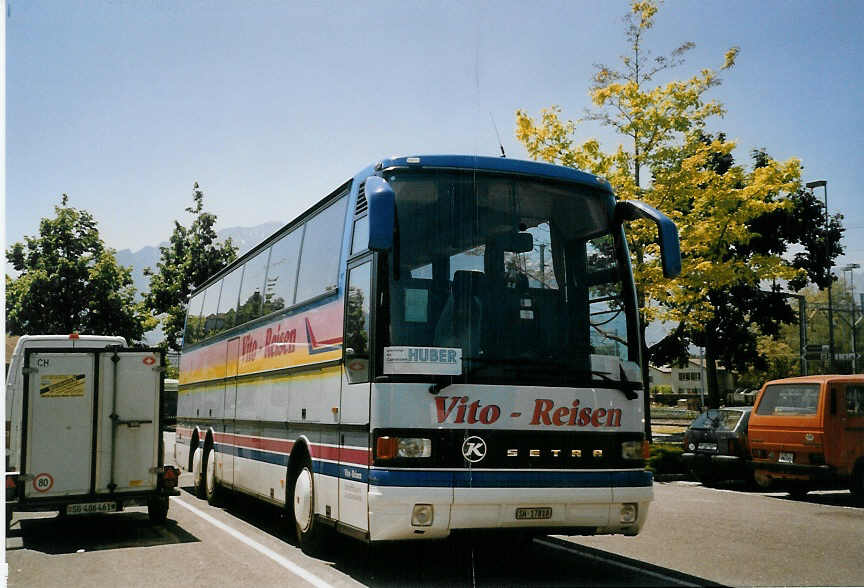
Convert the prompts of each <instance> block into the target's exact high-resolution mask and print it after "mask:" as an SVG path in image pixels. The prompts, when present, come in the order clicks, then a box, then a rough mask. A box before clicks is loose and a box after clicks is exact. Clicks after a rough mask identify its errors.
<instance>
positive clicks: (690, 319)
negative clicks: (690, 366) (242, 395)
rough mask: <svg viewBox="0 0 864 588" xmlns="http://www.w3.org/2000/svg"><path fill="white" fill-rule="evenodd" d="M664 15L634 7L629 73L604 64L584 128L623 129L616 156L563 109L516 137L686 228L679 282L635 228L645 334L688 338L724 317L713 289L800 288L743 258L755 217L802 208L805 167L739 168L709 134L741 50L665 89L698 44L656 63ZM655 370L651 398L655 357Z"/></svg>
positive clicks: (777, 268)
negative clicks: (656, 328)
mask: <svg viewBox="0 0 864 588" xmlns="http://www.w3.org/2000/svg"><path fill="white" fill-rule="evenodd" d="M656 13H657V3H656V2H654V1H634V2H631V5H630V12H629V13H628V15H627V16H626V17H625V25H626V38H627V43H628V45H629V55H626V56H623V57H622V58H621V68H620V69H615V68H612V67H608V66H603V65H601V66H597V71H596V73H595V75H594V79H593V84H592V86H591V88H590V91H589V95H590V98H591V101H592V103H593V109H590V110H588V111H587V113H586V116H585V117H584V119H583V120H594V121H599V122H600V123H602V124H603V125H606V126H609V127H611V128H612V129H614V131H615V132H616V133H617V134H618V135H620V136H621V137H622V143H621V144H619V145H618V146H617V148H615V150H614V151H604V150H603V149H602V147H601V145H600V143H599V141H597V140H596V139H589V140H585V141H581V142H580V141H578V140H577V139H576V131H577V122H576V121H573V120H565V119H563V118H562V116H561V109H560V108H559V107H557V106H553V107H551V108H548V109H545V110H543V111H542V112H541V113H540V114H539V116H537V117H532V116H531V115H529V114H528V113H526V112H524V111H521V110H519V111H517V113H516V136H517V138H518V139H519V140H520V141H521V142H522V144H523V145H524V146H525V148H526V149H527V151H528V153H529V155H530V156H531V157H532V158H534V159H538V160H542V161H546V162H550V163H557V164H560V165H566V166H571V167H575V168H579V169H582V170H584V171H588V172H591V173H594V174H597V175H600V176H603V177H604V178H606V179H607V180H608V181H609V182H610V184H611V185H612V187H613V189H614V190H615V192H616V195H617V197H618V198H619V199H624V200H626V199H639V200H642V201H643V202H646V203H648V204H650V205H651V206H654V207H655V208H657V209H659V210H660V211H662V212H663V213H665V214H667V215H668V216H669V217H670V218H672V220H674V221H675V223H676V224H677V225H678V230H679V234H680V240H681V252H682V271H681V275H680V276H679V277H678V278H676V279H675V280H673V281H669V280H665V279H664V278H663V275H662V270H661V267H660V260H659V255H658V253H659V248H658V246H657V245H656V244H655V240H656V230H655V228H654V227H653V226H651V225H649V224H648V223H647V222H637V223H633V224H632V225H631V226H630V229H629V232H628V242H629V246H630V250H631V253H632V255H633V269H634V275H635V279H636V286H637V295H638V302H639V305H640V307H641V311H642V315H643V321H642V324H643V327H642V328H643V335H644V329H645V325H647V323H648V322H649V321H652V320H664V321H670V322H671V323H673V324H675V325H677V329H678V330H679V331H680V332H684V331H698V330H700V329H701V328H702V327H703V326H704V325H706V324H709V323H710V322H711V319H713V318H714V317H715V314H716V311H717V309H716V307H715V303H714V302H713V301H712V296H711V293H712V292H718V291H725V290H728V289H731V288H734V287H737V286H739V285H742V284H746V285H749V286H750V287H757V288H758V285H759V284H760V283H762V282H765V281H766V280H767V281H774V280H790V279H793V278H797V279H798V280H800V279H801V277H802V272H803V270H802V269H800V268H796V267H795V266H794V265H793V264H791V263H790V262H788V261H787V260H785V259H784V258H783V257H781V256H780V255H778V254H776V253H774V252H768V251H759V250H758V248H757V250H748V254H747V255H741V254H740V251H741V250H742V249H747V248H748V243H749V242H750V241H751V240H752V239H754V238H756V237H758V236H759V235H758V234H756V233H755V232H754V230H753V221H754V220H755V219H758V218H760V217H765V216H766V215H771V214H773V213H777V212H779V211H782V210H788V209H789V208H790V207H791V206H792V204H791V202H790V200H789V199H788V198H784V197H783V195H784V194H789V193H792V192H796V191H797V190H798V188H799V183H800V173H801V166H800V162H799V161H798V160H797V159H790V160H789V161H786V162H778V161H775V160H773V159H771V158H770V157H763V158H762V160H761V161H760V164H759V166H758V167H756V168H754V169H752V170H748V169H745V168H743V167H741V166H739V165H734V160H733V159H732V155H731V153H732V151H733V149H734V148H735V143H734V142H732V141H727V140H726V139H725V135H723V134H718V135H714V136H712V135H710V134H709V133H708V131H707V127H706V124H707V122H708V121H709V120H711V119H714V118H717V117H720V116H722V115H723V114H724V112H725V109H724V107H723V105H721V104H719V103H718V102H716V101H715V100H709V99H708V97H707V93H708V91H709V90H710V89H711V88H713V87H714V86H717V85H718V84H719V83H720V79H719V77H718V72H719V71H723V70H728V69H730V68H731V67H732V66H733V65H734V64H735V59H736V57H737V55H738V49H737V48H732V49H730V50H729V51H728V52H727V53H726V54H725V56H724V59H723V63H722V64H721V66H720V67H719V68H718V69H717V70H713V69H707V68H706V69H702V70H701V71H699V72H698V73H697V74H695V75H693V76H692V77H690V78H688V79H683V80H672V81H668V82H666V83H659V82H657V81H656V80H657V78H659V77H660V74H661V72H665V71H667V70H670V69H672V68H675V67H677V66H679V65H681V64H682V63H683V56H684V54H685V53H686V52H687V51H688V50H689V49H691V48H692V47H693V44H692V43H685V44H684V45H681V46H680V47H678V48H677V49H675V50H674V51H673V52H672V53H671V54H670V55H669V56H668V57H656V58H652V57H651V56H650V52H648V51H647V50H646V49H645V48H644V47H643V37H644V35H645V34H646V33H647V32H648V31H650V29H651V28H652V26H653V24H654V17H655V15H656ZM643 338H644V337H643ZM711 341H712V338H711V335H710V333H706V334H705V337H704V338H703V341H702V342H704V344H705V354H706V359H707V362H708V376H709V381H708V384H709V393H710V397H711V399H712V404H714V405H717V404H718V403H719V394H718V389H717V375H716V363H715V361H714V358H715V357H717V355H716V353H717V350H716V349H712V347H713V345H712V342H711ZM643 363H644V365H643V381H644V383H645V387H646V390H647V388H648V386H647V382H648V376H647V374H648V367H647V361H645V362H643ZM646 396H647V394H646Z"/></svg>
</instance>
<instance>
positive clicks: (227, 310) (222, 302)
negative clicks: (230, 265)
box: [216, 266, 243, 332]
mask: <svg viewBox="0 0 864 588" xmlns="http://www.w3.org/2000/svg"><path fill="white" fill-rule="evenodd" d="M242 277H243V267H242V266H241V267H238V268H237V269H235V270H233V271H232V272H231V273H230V274H228V275H227V276H226V277H225V279H224V280H223V281H222V295H221V296H220V297H219V312H218V313H217V315H216V320H217V322H218V324H219V331H220V332H221V331H226V330H228V329H230V328H231V327H233V326H234V325H235V324H236V319H237V298H238V297H239V296H240V281H241V278H242Z"/></svg>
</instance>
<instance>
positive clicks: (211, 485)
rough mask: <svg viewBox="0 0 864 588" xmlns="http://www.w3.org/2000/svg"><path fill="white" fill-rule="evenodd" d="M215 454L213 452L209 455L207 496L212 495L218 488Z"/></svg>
mask: <svg viewBox="0 0 864 588" xmlns="http://www.w3.org/2000/svg"><path fill="white" fill-rule="evenodd" d="M215 457H216V456H215V454H214V452H213V451H210V452H209V453H208V454H207V482H206V483H207V486H206V488H205V489H206V491H207V495H208V496H209V495H211V494H212V493H213V490H214V489H215V488H216V463H215V461H216V460H215Z"/></svg>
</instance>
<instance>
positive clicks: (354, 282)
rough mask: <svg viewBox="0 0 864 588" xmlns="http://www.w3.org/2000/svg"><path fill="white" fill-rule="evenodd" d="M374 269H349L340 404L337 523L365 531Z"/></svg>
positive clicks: (362, 264) (364, 264)
mask: <svg viewBox="0 0 864 588" xmlns="http://www.w3.org/2000/svg"><path fill="white" fill-rule="evenodd" d="M371 267H372V263H371V261H370V259H369V258H366V259H364V260H361V261H359V262H357V263H354V264H352V265H351V266H349V268H348V280H347V287H346V295H345V330H344V333H345V336H344V338H343V357H344V362H343V366H342V393H341V396H340V401H339V414H340V435H339V520H340V521H341V522H343V523H345V524H348V525H351V526H352V527H355V528H357V529H361V530H364V531H365V530H367V529H368V526H369V519H368V515H367V508H368V501H367V494H368V492H367V491H368V472H369V459H370V453H369V394H370V391H371V388H370V382H369V379H370V378H369V362H370V358H371V351H370V350H371V349H372V345H371V329H370V325H371V293H372V270H371Z"/></svg>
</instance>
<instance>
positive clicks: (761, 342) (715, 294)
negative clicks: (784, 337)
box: [650, 135, 843, 406]
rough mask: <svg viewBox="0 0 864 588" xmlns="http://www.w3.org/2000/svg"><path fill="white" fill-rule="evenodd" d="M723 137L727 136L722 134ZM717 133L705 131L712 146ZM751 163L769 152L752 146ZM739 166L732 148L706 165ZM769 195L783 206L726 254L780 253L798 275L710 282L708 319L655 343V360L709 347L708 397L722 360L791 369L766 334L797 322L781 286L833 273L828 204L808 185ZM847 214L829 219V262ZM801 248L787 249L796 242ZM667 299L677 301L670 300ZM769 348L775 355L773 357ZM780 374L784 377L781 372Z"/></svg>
mask: <svg viewBox="0 0 864 588" xmlns="http://www.w3.org/2000/svg"><path fill="white" fill-rule="evenodd" d="M721 138H722V135H721ZM712 141H713V138H712V137H704V138H703V142H704V143H706V144H710V143H711V142H712ZM753 160H754V169H755V170H758V169H760V168H761V167H763V166H765V165H770V161H771V158H770V157H769V156H768V155H767V154H766V153H765V151H764V150H756V151H754V152H753ZM733 166H734V159H733V158H732V157H731V155H728V154H723V155H720V154H717V157H715V158H713V159H711V160H709V162H708V167H709V168H711V169H712V171H713V172H714V173H716V174H725V173H727V172H728V171H729V170H730V169H732V168H733ZM770 200H773V201H775V202H780V203H782V204H783V206H782V207H779V208H774V209H773V210H770V211H769V212H766V213H764V214H762V215H759V216H756V217H755V218H753V219H751V220H750V221H749V222H748V223H747V227H748V230H747V232H746V233H745V235H746V239H745V240H744V241H741V242H737V243H736V242H732V241H730V242H729V247H728V248H727V249H726V250H725V251H724V256H725V257H726V258H734V259H736V260H737V261H738V262H739V263H740V264H745V265H746V264H752V263H756V262H757V261H756V260H758V259H759V258H767V257H770V256H783V257H785V258H787V259H791V262H790V263H791V266H792V267H793V268H794V269H796V270H797V274H796V275H795V276H794V277H793V278H792V279H791V280H789V281H788V282H780V283H775V284H773V285H766V284H764V283H762V282H760V281H758V280H740V281H738V282H737V283H734V284H731V285H728V286H727V287H725V288H710V289H709V290H708V292H707V298H708V301H709V303H710V304H711V306H712V307H713V313H712V316H711V317H710V318H708V319H707V320H706V321H705V322H702V323H692V322H689V323H688V322H683V321H682V322H680V323H679V324H678V327H677V328H676V329H674V330H673V331H672V332H671V333H670V334H669V335H667V337H666V338H665V339H664V340H663V341H661V342H660V343H659V344H657V345H656V346H654V347H653V348H652V349H651V354H650V356H651V359H652V361H654V362H655V363H661V364H663V363H677V362H683V361H684V360H685V359H686V358H687V355H688V348H689V345H690V344H691V343H692V344H695V345H698V346H700V347H703V348H704V349H705V356H706V360H707V362H706V367H707V376H708V384H709V391H714V393H712V394H711V395H710V398H709V400H710V402H711V404H712V405H714V406H716V405H717V404H718V403H719V401H720V398H719V394H717V391H718V385H717V369H716V368H717V361H720V362H721V363H723V364H724V365H725V366H726V367H727V368H732V369H735V370H736V371H737V372H739V373H747V372H748V371H750V370H751V369H752V370H756V371H757V372H760V371H762V372H768V371H773V372H774V375H775V376H776V374H777V373H781V372H783V371H787V370H788V369H790V368H791V365H788V364H787V362H786V361H785V360H784V361H782V362H781V361H780V360H779V359H778V357H777V354H778V353H780V352H782V351H781V350H778V348H777V347H778V344H779V342H778V344H773V345H772V344H769V343H768V342H767V341H766V340H765V338H766V337H767V338H769V339H776V338H777V337H779V336H780V333H781V328H782V327H783V325H791V324H796V323H797V322H798V317H797V316H796V313H795V310H794V308H793V307H797V301H796V300H795V299H794V298H793V299H790V297H789V296H788V295H787V294H786V293H785V292H784V291H783V289H784V288H783V287H784V285H785V286H788V289H789V290H791V291H793V292H794V291H797V290H800V289H801V288H803V287H805V286H807V285H808V284H810V283H814V284H817V285H819V286H827V284H828V277H827V276H828V274H827V268H826V263H825V253H826V249H825V234H826V226H825V220H826V219H825V211H824V207H823V205H822V204H821V203H820V202H819V201H818V199H816V197H815V196H814V195H813V194H812V193H811V192H808V191H803V190H798V191H796V192H794V193H792V194H774V195H772V196H771V197H770ZM841 219H842V216H840V215H837V216H835V217H834V218H832V219H830V222H829V226H828V229H827V231H828V234H829V238H830V239H831V243H832V249H831V258H832V260H833V259H834V258H836V257H837V256H838V255H840V254H842V251H843V250H842V247H841V246H840V239H841V236H842V233H843V228H842V225H841V222H840V221H841ZM793 247H794V248H796V249H798V252H797V253H796V254H795V255H794V256H791V255H790V249H791V248H793ZM668 304H670V305H674V304H675V301H674V300H670V301H668ZM769 352H770V353H771V354H772V355H773V356H774V357H773V358H771V357H769V356H768V353H769ZM777 377H780V376H777Z"/></svg>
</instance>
